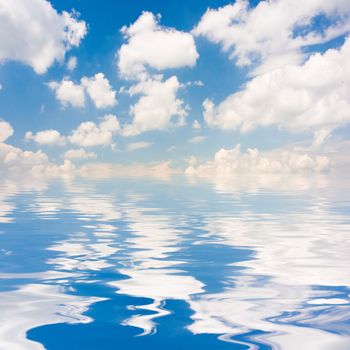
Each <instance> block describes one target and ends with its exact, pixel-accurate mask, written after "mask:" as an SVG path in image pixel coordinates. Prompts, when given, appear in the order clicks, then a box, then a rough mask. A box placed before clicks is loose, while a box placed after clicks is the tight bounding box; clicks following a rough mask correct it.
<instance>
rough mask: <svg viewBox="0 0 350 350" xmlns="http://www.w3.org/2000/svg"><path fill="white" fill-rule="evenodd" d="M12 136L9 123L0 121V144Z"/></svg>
mask: <svg viewBox="0 0 350 350" xmlns="http://www.w3.org/2000/svg"><path fill="white" fill-rule="evenodd" d="M12 135H13V128H12V126H11V124H10V123H8V122H5V121H4V120H1V119H0V142H5V141H6V140H7V139H8V138H9V137H11V136H12Z"/></svg>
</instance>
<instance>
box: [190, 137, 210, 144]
mask: <svg viewBox="0 0 350 350" xmlns="http://www.w3.org/2000/svg"><path fill="white" fill-rule="evenodd" d="M206 138H207V137H206V136H203V135H201V136H193V137H191V138H190V139H189V141H188V142H189V143H193V144H196V143H201V142H203V141H204V140H205V139H206Z"/></svg>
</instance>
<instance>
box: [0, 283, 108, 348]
mask: <svg viewBox="0 0 350 350" xmlns="http://www.w3.org/2000/svg"><path fill="white" fill-rule="evenodd" d="M101 300H104V299H102V298H95V297H81V296H75V295H69V294H66V293H65V290H64V288H62V287H59V286H57V285H44V284H28V285H25V286H23V287H21V288H20V289H18V290H15V291H9V292H3V293H1V294H0V309H1V313H0V348H1V349H4V350H5V349H11V350H43V349H44V347H43V346H42V345H41V344H39V343H36V342H34V341H31V340H29V339H27V338H26V333H27V331H28V330H30V329H32V328H35V327H39V326H42V325H48V324H54V323H59V322H66V323H88V322H91V319H90V318H89V317H87V316H84V315H83V313H84V312H85V311H86V310H87V309H88V308H89V306H90V305H91V304H93V303H96V302H97V301H101Z"/></svg>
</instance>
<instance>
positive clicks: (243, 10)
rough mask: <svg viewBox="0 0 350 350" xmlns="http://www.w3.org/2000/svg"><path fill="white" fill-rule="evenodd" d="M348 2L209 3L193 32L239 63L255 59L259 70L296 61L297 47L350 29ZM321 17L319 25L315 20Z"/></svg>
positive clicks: (299, 50) (299, 49) (298, 57)
mask: <svg viewBox="0 0 350 350" xmlns="http://www.w3.org/2000/svg"><path fill="white" fill-rule="evenodd" d="M349 15H350V3H349V1H347V0H335V1H323V0H313V1H306V2H305V1H304V2H302V1H295V0H276V1H263V2H260V3H259V4H258V5H257V6H256V7H252V8H250V7H249V1H248V0H237V1H236V2H235V3H234V4H230V5H226V6H224V7H221V8H219V9H217V10H214V9H208V10H207V12H206V13H205V14H204V15H203V17H202V18H201V20H200V22H199V23H198V25H197V26H196V28H194V30H193V34H194V35H196V36H204V37H206V38H207V39H208V40H210V41H212V42H214V43H218V44H220V45H221V46H222V49H223V50H224V51H225V52H229V54H230V58H231V59H235V60H236V62H237V64H238V65H239V66H249V65H252V64H258V65H260V67H259V69H258V71H259V72H263V71H266V70H271V69H272V68H278V67H281V66H284V65H286V64H290V63H293V64H296V63H301V61H302V60H303V57H304V53H303V52H302V49H303V48H304V47H306V46H310V45H315V44H320V43H325V42H328V41H330V40H331V39H333V38H336V37H338V36H340V35H342V34H344V33H346V32H348V31H349V30H350V21H349ZM317 17H319V18H324V19H325V21H324V26H322V27H321V26H317V25H315V21H316V19H317Z"/></svg>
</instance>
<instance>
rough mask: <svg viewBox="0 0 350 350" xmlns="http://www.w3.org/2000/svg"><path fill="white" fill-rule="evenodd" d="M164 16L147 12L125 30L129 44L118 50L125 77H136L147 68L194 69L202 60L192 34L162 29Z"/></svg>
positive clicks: (122, 74) (119, 64) (120, 68)
mask: <svg viewBox="0 0 350 350" xmlns="http://www.w3.org/2000/svg"><path fill="white" fill-rule="evenodd" d="M159 20H160V15H157V16H155V15H154V14H153V13H151V12H143V13H142V15H141V16H140V17H139V18H138V19H137V20H136V22H135V23H133V24H132V25H130V26H129V27H126V26H124V27H123V28H122V29H121V32H122V33H123V35H124V37H125V39H126V40H127V43H125V44H123V45H122V46H121V48H120V49H119V51H118V69H119V72H120V74H121V76H123V77H124V78H135V77H137V76H138V75H139V74H140V73H143V72H145V70H146V68H147V67H150V68H154V69H157V70H163V69H167V68H179V67H186V66H189V67H192V66H194V65H195V63H196V60H197V58H198V53H197V50H196V45H195V42H194V40H193V37H192V35H191V34H190V33H185V32H182V31H177V30H175V29H173V28H166V27H162V26H161V25H160V24H159Z"/></svg>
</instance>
